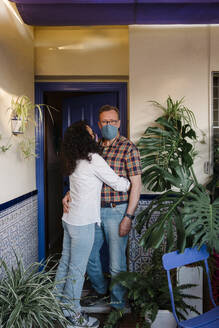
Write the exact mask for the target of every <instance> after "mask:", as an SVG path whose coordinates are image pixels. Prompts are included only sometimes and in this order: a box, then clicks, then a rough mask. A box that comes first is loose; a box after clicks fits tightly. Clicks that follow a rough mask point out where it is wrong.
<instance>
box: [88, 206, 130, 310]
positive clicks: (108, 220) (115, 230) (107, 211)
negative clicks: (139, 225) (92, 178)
mask: <svg viewBox="0 0 219 328" xmlns="http://www.w3.org/2000/svg"><path fill="white" fill-rule="evenodd" d="M126 209H127V204H120V205H117V206H116V207H113V208H112V207H102V208H101V227H99V226H98V225H97V224H96V231H95V241H94V245H93V248H92V252H91V255H90V258H89V261H88V266H87V273H88V276H89V278H90V281H91V284H92V287H93V288H94V289H95V290H96V291H97V292H98V293H100V294H105V293H106V292H107V287H108V286H107V282H106V280H105V278H104V275H103V271H102V265H101V260H100V249H101V247H102V245H103V242H104V237H105V238H106V241H107V245H108V248H109V270H110V274H111V277H114V276H115V275H117V274H118V273H119V272H122V271H126V270H127V267H126V247H127V241H128V236H125V237H120V236H119V225H120V222H121V221H122V219H123V217H124V214H125V212H126ZM124 294H125V290H124V288H123V287H122V286H120V285H118V284H117V285H114V286H113V288H112V290H111V306H112V307H114V308H117V309H122V308H123V307H124V306H125V301H124Z"/></svg>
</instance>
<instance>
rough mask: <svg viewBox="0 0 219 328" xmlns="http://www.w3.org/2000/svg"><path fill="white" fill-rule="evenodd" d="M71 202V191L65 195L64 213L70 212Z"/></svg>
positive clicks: (63, 202) (63, 201)
mask: <svg viewBox="0 0 219 328" xmlns="http://www.w3.org/2000/svg"><path fill="white" fill-rule="evenodd" d="M70 201H71V197H70V193H69V191H68V192H67V193H66V194H65V197H64V198H63V199H62V205H63V212H64V213H68V212H69V202H70Z"/></svg>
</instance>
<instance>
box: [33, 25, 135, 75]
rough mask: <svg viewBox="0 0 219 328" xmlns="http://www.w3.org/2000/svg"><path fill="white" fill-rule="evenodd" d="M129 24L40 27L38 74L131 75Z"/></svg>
mask: <svg viewBox="0 0 219 328" xmlns="http://www.w3.org/2000/svg"><path fill="white" fill-rule="evenodd" d="M128 51H129V48H128V27H116V26H115V27H110V26H106V27H104V26H102V27H98V26H96V27H93V26H92V27H36V28H35V55H36V60H35V74H36V75H61V76H62V75H70V76H71V75H73V76H77V75H81V76H83V75H85V76H86V75H91V76H95V75H101V76H104V75H128V69H129V64H128V63H129V54H128Z"/></svg>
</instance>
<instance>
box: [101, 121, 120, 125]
mask: <svg viewBox="0 0 219 328" xmlns="http://www.w3.org/2000/svg"><path fill="white" fill-rule="evenodd" d="M118 122H119V121H118V120H110V121H106V120H104V121H101V123H102V124H103V125H105V124H110V125H116V124H117V123H118Z"/></svg>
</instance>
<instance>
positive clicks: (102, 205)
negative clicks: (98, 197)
mask: <svg viewBox="0 0 219 328" xmlns="http://www.w3.org/2000/svg"><path fill="white" fill-rule="evenodd" d="M121 204H128V202H127V201H126V200H124V201H121V202H111V203H109V202H101V207H116V206H117V205H121Z"/></svg>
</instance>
